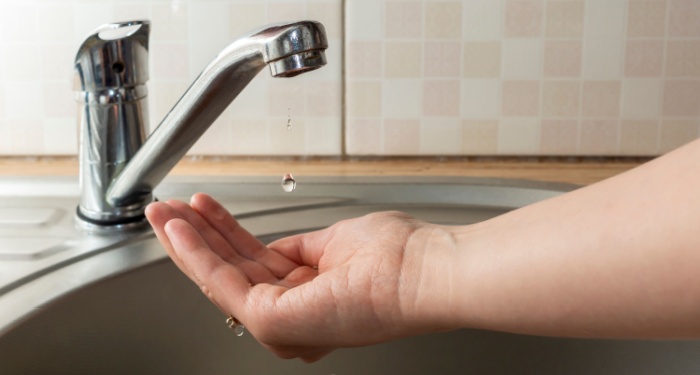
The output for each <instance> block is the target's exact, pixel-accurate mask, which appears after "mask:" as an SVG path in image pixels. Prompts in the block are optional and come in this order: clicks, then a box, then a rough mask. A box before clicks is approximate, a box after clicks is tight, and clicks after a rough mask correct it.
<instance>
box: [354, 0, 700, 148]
mask: <svg viewBox="0 0 700 375" xmlns="http://www.w3.org/2000/svg"><path fill="white" fill-rule="evenodd" d="M346 43H347V59H346V61H347V114H348V117H347V122H346V134H347V150H348V152H350V153H353V154H380V155H391V154H407V155H416V154H419V155H420V154H448V155H471V154H506V155H513V154H514V155H522V154H545V155H562V154H563V155H567V154H569V155H653V154H658V153H662V152H665V151H667V150H669V149H671V148H674V147H676V146H678V145H679V144H682V143H684V142H687V141H688V140H691V139H693V138H695V137H697V136H698V124H699V123H700V121H698V120H699V118H700V1H698V0H649V1H638V0H629V1H627V0H586V1H576V0H565V1H564V0H562V1H549V0H547V1H544V0H463V1H432V0H424V1H396V0H394V1H392V0H382V1H377V0H349V1H348V2H347V34H346Z"/></svg>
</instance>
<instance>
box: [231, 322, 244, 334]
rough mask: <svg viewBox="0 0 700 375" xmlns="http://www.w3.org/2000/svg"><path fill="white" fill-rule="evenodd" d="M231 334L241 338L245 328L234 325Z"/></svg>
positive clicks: (241, 325) (240, 325)
mask: <svg viewBox="0 0 700 375" xmlns="http://www.w3.org/2000/svg"><path fill="white" fill-rule="evenodd" d="M233 333H234V334H236V336H238V337H241V336H243V334H244V333H245V326H244V325H243V324H236V326H235V327H233Z"/></svg>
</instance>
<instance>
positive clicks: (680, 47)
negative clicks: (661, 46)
mask: <svg viewBox="0 0 700 375" xmlns="http://www.w3.org/2000/svg"><path fill="white" fill-rule="evenodd" d="M666 76H667V77H674V78H676V77H692V78H700V40H697V39H696V40H669V41H668V43H667V44H666Z"/></svg>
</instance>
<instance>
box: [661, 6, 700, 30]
mask: <svg viewBox="0 0 700 375" xmlns="http://www.w3.org/2000/svg"><path fill="white" fill-rule="evenodd" d="M670 2H671V3H670V13H669V21H668V25H669V26H668V34H669V36H671V37H700V2H698V1H696V0H670Z"/></svg>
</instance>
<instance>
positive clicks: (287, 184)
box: [282, 173, 297, 193]
mask: <svg viewBox="0 0 700 375" xmlns="http://www.w3.org/2000/svg"><path fill="white" fill-rule="evenodd" d="M296 187H297V182H296V180H294V176H292V174H291V173H287V174H285V175H284V177H282V190H284V191H285V192H287V193H291V192H293V191H294V189H296Z"/></svg>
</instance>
